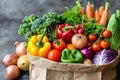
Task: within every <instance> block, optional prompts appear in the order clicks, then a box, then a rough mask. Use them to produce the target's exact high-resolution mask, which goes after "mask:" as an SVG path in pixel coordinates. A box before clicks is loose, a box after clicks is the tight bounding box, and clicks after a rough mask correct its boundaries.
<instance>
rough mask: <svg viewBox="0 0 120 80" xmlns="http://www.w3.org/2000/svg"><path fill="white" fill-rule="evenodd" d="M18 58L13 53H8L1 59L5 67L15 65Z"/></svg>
mask: <svg viewBox="0 0 120 80" xmlns="http://www.w3.org/2000/svg"><path fill="white" fill-rule="evenodd" d="M17 60H18V56H17V55H16V54H15V53H9V54H7V55H5V56H4V57H3V59H2V63H3V65H4V66H5V67H7V66H9V65H15V64H17Z"/></svg>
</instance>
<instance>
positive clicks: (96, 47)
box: [92, 43, 101, 52]
mask: <svg viewBox="0 0 120 80" xmlns="http://www.w3.org/2000/svg"><path fill="white" fill-rule="evenodd" d="M100 49H101V47H100V44H97V43H94V44H92V50H93V51H95V52H97V51H100Z"/></svg>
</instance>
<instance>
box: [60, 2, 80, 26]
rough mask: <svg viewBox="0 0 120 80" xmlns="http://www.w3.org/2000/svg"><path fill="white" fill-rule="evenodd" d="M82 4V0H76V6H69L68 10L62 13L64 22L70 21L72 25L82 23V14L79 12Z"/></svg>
mask: <svg viewBox="0 0 120 80" xmlns="http://www.w3.org/2000/svg"><path fill="white" fill-rule="evenodd" d="M80 6H81V5H80V0H76V6H74V7H73V8H72V9H69V8H67V11H64V12H63V13H62V14H61V15H62V20H63V22H64V23H70V24H71V25H72V26H75V25H77V24H79V23H82V19H81V18H82V15H81V14H80V12H79V8H80Z"/></svg>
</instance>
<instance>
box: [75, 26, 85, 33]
mask: <svg viewBox="0 0 120 80" xmlns="http://www.w3.org/2000/svg"><path fill="white" fill-rule="evenodd" d="M83 32H84V25H80V24H77V25H76V26H75V29H74V33H75V34H77V33H78V34H83Z"/></svg>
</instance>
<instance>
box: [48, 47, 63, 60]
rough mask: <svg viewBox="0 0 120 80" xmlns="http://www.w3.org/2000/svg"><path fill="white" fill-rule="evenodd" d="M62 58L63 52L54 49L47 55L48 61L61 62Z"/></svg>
mask: <svg viewBox="0 0 120 80" xmlns="http://www.w3.org/2000/svg"><path fill="white" fill-rule="evenodd" d="M60 58H61V52H60V51H59V50H57V49H52V50H50V51H49V52H48V54H47V59H49V60H52V61H55V62H59V61H60Z"/></svg>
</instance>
